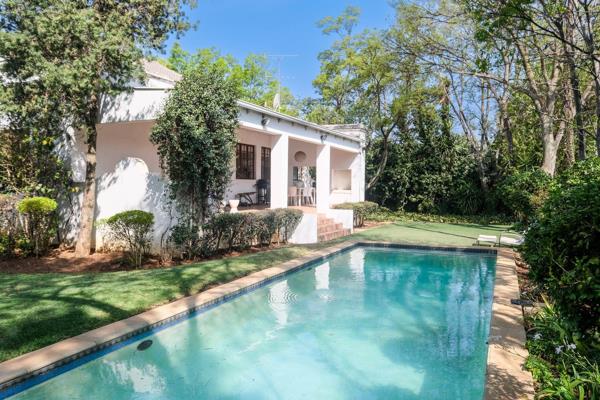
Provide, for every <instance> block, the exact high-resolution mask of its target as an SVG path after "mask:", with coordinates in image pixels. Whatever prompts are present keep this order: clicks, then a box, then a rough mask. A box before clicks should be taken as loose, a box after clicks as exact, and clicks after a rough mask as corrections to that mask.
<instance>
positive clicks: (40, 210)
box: [17, 197, 58, 256]
mask: <svg viewBox="0 0 600 400" xmlns="http://www.w3.org/2000/svg"><path fill="white" fill-rule="evenodd" d="M57 207H58V204H57V203H56V201H54V200H52V199H50V198H48V197H27V198H25V199H23V200H21V201H19V202H18V203H17V210H18V211H19V212H20V213H21V214H23V216H25V235H26V239H27V240H26V242H27V243H28V245H27V246H22V247H21V249H22V250H24V253H25V254H27V253H30V252H31V251H33V253H34V254H35V255H36V256H39V255H40V254H43V253H45V252H46V251H47V250H48V248H49V247H50V242H51V240H52V237H53V236H54V234H55V233H56V225H57V224H56V215H55V214H54V211H55V210H56V208H57Z"/></svg>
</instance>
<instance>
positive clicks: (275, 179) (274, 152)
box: [271, 135, 289, 208]
mask: <svg viewBox="0 0 600 400" xmlns="http://www.w3.org/2000/svg"><path fill="white" fill-rule="evenodd" d="M288 147H289V140H288V137H287V135H280V136H273V138H272V139H271V208H286V207H287V198H288V168H289V167H288V164H289V158H288Z"/></svg>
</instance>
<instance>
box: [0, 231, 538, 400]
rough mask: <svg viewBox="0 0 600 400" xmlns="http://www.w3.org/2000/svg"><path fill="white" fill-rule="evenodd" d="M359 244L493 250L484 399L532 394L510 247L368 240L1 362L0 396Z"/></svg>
mask: <svg viewBox="0 0 600 400" xmlns="http://www.w3.org/2000/svg"><path fill="white" fill-rule="evenodd" d="M357 246H376V247H396V248H408V249H421V250H446V251H462V252H477V253H488V254H496V257H497V259H496V278H495V282H494V299H493V304H492V319H491V327H490V335H489V339H488V343H489V347H488V359H487V372H486V384H485V398H486V400H491V399H494V400H498V399H510V400H521V399H531V398H533V381H532V378H531V374H530V373H529V372H528V371H526V370H525V369H524V367H523V364H524V362H525V359H526V357H527V350H526V349H525V331H524V329H523V313H522V309H521V306H518V305H513V304H511V299H514V298H519V285H518V280H517V274H516V270H515V262H514V253H513V252H512V251H511V250H506V249H498V250H496V249H490V248H480V247H468V248H465V247H448V246H420V245H404V244H399V243H387V242H370V241H349V242H344V243H341V244H337V245H334V246H331V247H327V248H324V249H321V250H317V251H314V252H313V253H311V254H310V255H308V256H304V257H300V258H297V259H293V260H290V261H287V262H285V263H282V264H280V265H278V266H275V267H270V268H267V269H264V270H262V271H258V272H255V273H252V274H250V275H248V276H245V277H243V278H239V279H236V280H234V281H232V282H229V283H226V284H224V285H220V286H217V287H214V288H211V289H208V290H205V291H203V292H201V293H198V294H196V295H192V296H189V297H185V298H182V299H179V300H176V301H174V302H171V303H168V304H165V305H162V306H159V307H156V308H153V309H151V310H149V311H146V312H143V313H141V314H138V315H135V316H133V317H130V318H127V319H124V320H121V321H118V322H114V323H112V324H109V325H106V326H103V327H100V328H98V329H94V330H92V331H89V332H86V333H83V334H81V335H78V336H74V337H72V338H69V339H66V340H63V341H60V342H58V343H55V344H52V345H50V346H47V347H44V348H42V349H39V350H36V351H33V352H31V353H27V354H24V355H22V356H19V357H17V358H14V359H12V360H8V361H5V362H3V363H0V398H5V397H8V396H11V395H13V394H16V393H18V392H21V391H23V390H25V389H27V388H29V387H31V386H34V385H36V384H37V383H40V382H42V381H45V380H47V379H50V378H52V377H54V376H56V375H58V374H60V373H62V372H64V371H67V370H69V369H72V368H75V367H77V366H79V365H81V364H83V363H85V362H87V361H89V360H91V359H94V358H97V357H100V356H101V355H103V354H106V353H108V352H111V351H114V350H115V348H116V347H122V346H125V345H127V344H129V343H131V342H133V341H138V340H139V339H140V336H139V335H140V334H144V333H145V334H146V335H150V334H152V333H154V332H156V331H158V330H161V329H164V328H166V327H167V326H169V325H171V324H173V323H175V322H177V321H178V320H180V319H182V318H185V317H187V316H189V315H190V314H193V313H195V312H198V311H203V310H206V309H209V308H212V307H215V306H217V305H219V304H221V303H223V302H225V301H228V300H230V299H232V298H234V297H237V296H240V295H242V294H244V293H247V292H249V291H252V290H254V289H256V288H258V287H261V286H264V285H266V284H268V283H270V282H272V281H274V280H276V279H278V278H280V277H282V276H285V275H287V274H289V273H292V272H294V271H296V270H298V269H301V268H305V267H308V266H310V265H314V264H316V263H319V262H321V261H323V260H324V259H325V258H327V257H330V256H333V255H336V254H339V253H341V252H343V251H346V250H349V249H351V248H354V247H357Z"/></svg>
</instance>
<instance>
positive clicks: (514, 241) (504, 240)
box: [500, 235, 525, 247]
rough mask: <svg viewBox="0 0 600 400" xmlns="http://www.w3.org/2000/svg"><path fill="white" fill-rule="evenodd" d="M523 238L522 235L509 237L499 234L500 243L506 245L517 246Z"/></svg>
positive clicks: (521, 242)
mask: <svg viewBox="0 0 600 400" xmlns="http://www.w3.org/2000/svg"><path fill="white" fill-rule="evenodd" d="M524 241H525V238H523V236H517V237H511V236H503V235H500V245H503V246H508V247H519V246H520V245H522V244H523V242H524Z"/></svg>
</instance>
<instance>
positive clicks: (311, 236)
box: [289, 213, 318, 244]
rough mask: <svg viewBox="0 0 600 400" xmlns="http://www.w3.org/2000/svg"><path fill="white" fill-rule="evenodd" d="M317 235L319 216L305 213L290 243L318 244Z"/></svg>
mask: <svg viewBox="0 0 600 400" xmlns="http://www.w3.org/2000/svg"><path fill="white" fill-rule="evenodd" d="M317 234H318V230H317V214H309V213H304V215H302V220H301V221H300V223H299V224H298V227H297V228H296V230H295V231H294V234H293V235H292V237H290V239H289V241H290V243H296V244H305V243H317V240H318V236H317Z"/></svg>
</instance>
